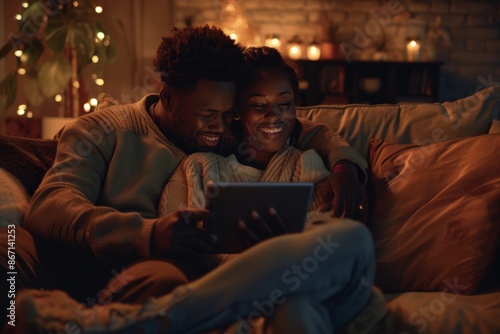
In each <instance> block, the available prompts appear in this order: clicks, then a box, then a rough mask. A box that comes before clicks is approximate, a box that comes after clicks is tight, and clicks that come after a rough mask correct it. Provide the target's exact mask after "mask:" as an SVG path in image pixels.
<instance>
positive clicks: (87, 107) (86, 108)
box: [83, 103, 90, 112]
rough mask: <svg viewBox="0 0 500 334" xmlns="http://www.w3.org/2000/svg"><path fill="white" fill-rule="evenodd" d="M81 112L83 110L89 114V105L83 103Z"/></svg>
mask: <svg viewBox="0 0 500 334" xmlns="http://www.w3.org/2000/svg"><path fill="white" fill-rule="evenodd" d="M83 110H85V112H89V111H90V104H88V103H85V104H84V105H83Z"/></svg>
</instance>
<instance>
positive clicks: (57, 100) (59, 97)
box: [54, 94, 62, 102]
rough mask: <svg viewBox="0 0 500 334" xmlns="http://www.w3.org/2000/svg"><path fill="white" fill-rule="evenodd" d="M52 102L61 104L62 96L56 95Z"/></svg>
mask: <svg viewBox="0 0 500 334" xmlns="http://www.w3.org/2000/svg"><path fill="white" fill-rule="evenodd" d="M54 100H56V102H61V101H62V96H61V94H57V95H56V96H55V97H54Z"/></svg>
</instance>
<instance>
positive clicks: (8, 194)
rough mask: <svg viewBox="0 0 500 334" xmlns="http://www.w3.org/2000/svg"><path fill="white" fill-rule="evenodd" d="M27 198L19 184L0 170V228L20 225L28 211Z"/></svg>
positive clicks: (13, 177) (7, 173) (14, 178)
mask: <svg viewBox="0 0 500 334" xmlns="http://www.w3.org/2000/svg"><path fill="white" fill-rule="evenodd" d="M28 202H29V196H28V193H27V192H26V189H24V187H23V185H22V184H21V182H20V181H19V180H18V179H17V178H16V177H15V176H14V175H12V174H11V173H9V172H7V171H6V170H5V169H3V168H0V227H4V226H7V225H9V224H15V225H21V223H22V221H23V218H24V214H25V213H26V210H27V209H28Z"/></svg>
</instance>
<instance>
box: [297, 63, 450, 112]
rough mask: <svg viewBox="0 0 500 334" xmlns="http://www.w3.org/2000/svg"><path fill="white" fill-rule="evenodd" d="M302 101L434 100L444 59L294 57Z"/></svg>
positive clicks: (373, 102) (378, 101) (307, 102)
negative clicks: (359, 59)
mask: <svg viewBox="0 0 500 334" xmlns="http://www.w3.org/2000/svg"><path fill="white" fill-rule="evenodd" d="M296 64H297V70H298V72H299V78H300V86H301V92H300V98H301V105H303V106H310V105H317V104H347V103H367V104H378V103H398V102H404V101H411V102H415V101H418V102H436V101H437V100H438V96H439V79H440V69H441V66H442V65H443V64H444V63H443V62H392V61H391V62H389V61H351V62H347V61H343V60H318V61H309V60H297V61H296Z"/></svg>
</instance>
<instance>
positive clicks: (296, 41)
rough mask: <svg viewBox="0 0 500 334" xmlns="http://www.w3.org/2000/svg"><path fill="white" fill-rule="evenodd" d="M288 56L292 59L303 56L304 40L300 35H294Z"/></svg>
mask: <svg viewBox="0 0 500 334" xmlns="http://www.w3.org/2000/svg"><path fill="white" fill-rule="evenodd" d="M287 47H288V58H290V59H300V58H302V41H301V40H300V38H299V36H293V38H292V39H291V40H290V41H289V42H288V45H287Z"/></svg>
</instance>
